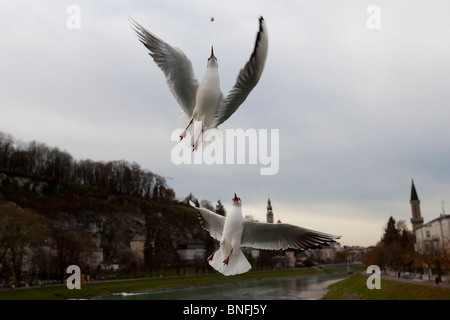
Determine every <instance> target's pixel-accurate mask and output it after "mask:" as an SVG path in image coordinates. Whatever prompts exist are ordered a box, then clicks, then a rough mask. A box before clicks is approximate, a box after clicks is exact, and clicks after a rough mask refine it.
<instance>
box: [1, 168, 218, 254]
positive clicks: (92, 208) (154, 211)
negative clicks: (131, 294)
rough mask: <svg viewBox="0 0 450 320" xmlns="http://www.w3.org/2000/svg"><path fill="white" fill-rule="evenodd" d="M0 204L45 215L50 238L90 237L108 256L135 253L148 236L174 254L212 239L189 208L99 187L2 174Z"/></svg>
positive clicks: (194, 212)
mask: <svg viewBox="0 0 450 320" xmlns="http://www.w3.org/2000/svg"><path fill="white" fill-rule="evenodd" d="M49 186H50V187H51V190H50V189H49ZM49 190H50V192H49ZM0 202H3V203H4V202H10V203H14V204H16V205H17V206H18V207H21V208H29V209H32V210H33V211H34V212H36V213H38V214H40V215H42V216H43V217H44V220H45V225H46V226H47V227H48V230H47V236H48V237H49V238H51V237H52V236H53V235H54V234H55V233H58V234H60V235H61V234H63V235H64V234H65V233H66V234H69V233H71V234H74V233H76V234H82V235H86V236H88V238H89V239H90V240H92V242H91V245H92V246H93V247H96V248H102V249H103V252H104V253H105V254H106V255H108V254H111V255H113V252H112V251H114V252H115V253H116V254H115V255H116V256H117V255H120V254H121V253H123V252H126V251H127V250H128V251H129V250H130V241H131V240H133V239H145V238H146V236H147V235H148V237H149V239H150V240H151V241H156V240H157V238H158V239H159V241H160V242H161V243H164V245H166V246H167V248H168V249H175V248H176V247H177V245H179V244H186V243H203V242H204V241H205V239H206V238H207V237H209V235H207V234H206V232H205V231H204V230H203V229H202V228H201V226H200V223H199V220H198V217H197V213H196V211H195V210H193V209H192V208H191V207H189V206H188V205H185V204H181V203H178V202H156V201H147V200H144V199H141V198H137V197H132V196H121V195H112V194H109V193H108V192H106V191H104V190H99V189H97V188H89V187H85V186H79V185H77V186H55V185H51V183H49V182H47V181H39V180H36V179H31V178H26V177H14V176H11V175H6V174H5V173H0ZM49 240H50V241H49V242H50V243H52V242H53V241H52V239H49Z"/></svg>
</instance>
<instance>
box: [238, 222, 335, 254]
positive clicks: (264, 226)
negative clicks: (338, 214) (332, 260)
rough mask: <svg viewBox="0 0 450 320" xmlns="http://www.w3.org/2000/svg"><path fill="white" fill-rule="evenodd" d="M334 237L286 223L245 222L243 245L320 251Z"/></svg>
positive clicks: (269, 248)
mask: <svg viewBox="0 0 450 320" xmlns="http://www.w3.org/2000/svg"><path fill="white" fill-rule="evenodd" d="M339 238H340V236H334V235H331V234H327V233H322V232H318V231H314V230H310V229H305V228H302V227H298V226H295V225H292V224H286V223H262V222H253V221H245V222H244V231H243V232H242V238H241V245H242V246H243V247H252V248H255V249H267V250H280V249H281V250H284V249H288V248H291V249H298V250H306V249H320V248H322V246H326V245H328V244H330V243H332V242H335V241H334V239H339Z"/></svg>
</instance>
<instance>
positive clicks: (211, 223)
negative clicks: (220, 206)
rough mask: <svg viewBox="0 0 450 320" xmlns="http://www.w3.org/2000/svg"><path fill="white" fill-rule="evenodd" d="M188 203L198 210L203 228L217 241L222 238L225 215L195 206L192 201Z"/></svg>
mask: <svg viewBox="0 0 450 320" xmlns="http://www.w3.org/2000/svg"><path fill="white" fill-rule="evenodd" d="M189 203H190V205H191V206H193V207H194V208H195V209H196V210H197V211H198V213H199V218H200V222H201V225H202V227H203V229H205V230H206V231H208V232H209V234H210V235H211V237H213V238H214V239H216V240H218V241H220V240H222V231H223V226H224V224H225V217H224V216H221V215H220V214H217V213H214V212H212V211H210V210H208V209H206V208H202V207H196V206H195V204H194V203H193V202H192V201H190V202H189Z"/></svg>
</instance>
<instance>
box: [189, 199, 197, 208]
mask: <svg viewBox="0 0 450 320" xmlns="http://www.w3.org/2000/svg"><path fill="white" fill-rule="evenodd" d="M189 204H190V205H191V206H192V207H194V208H197V206H196V205H195V203H194V202H193V201H192V200H189Z"/></svg>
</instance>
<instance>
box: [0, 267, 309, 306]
mask: <svg viewBox="0 0 450 320" xmlns="http://www.w3.org/2000/svg"><path fill="white" fill-rule="evenodd" d="M316 272H317V271H316V270H314V269H309V268H308V269H299V270H280V271H255V272H248V273H245V274H241V275H236V276H230V277H225V276H223V275H221V274H210V275H200V276H180V277H161V278H159V277H158V278H147V279H136V280H116V281H99V282H91V283H82V284H81V289H80V290H77V289H73V290H69V289H68V288H67V287H66V285H65V284H64V285H55V286H47V287H40V288H25V289H20V288H16V289H7V290H0V300H64V299H86V298H95V297H104V296H110V295H112V294H113V293H119V292H142V291H150V290H160V289H169V288H181V287H189V286H201V285H209V284H217V283H226V282H232V281H254V280H258V279H267V278H274V277H284V276H297V275H305V274H314V273H316Z"/></svg>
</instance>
